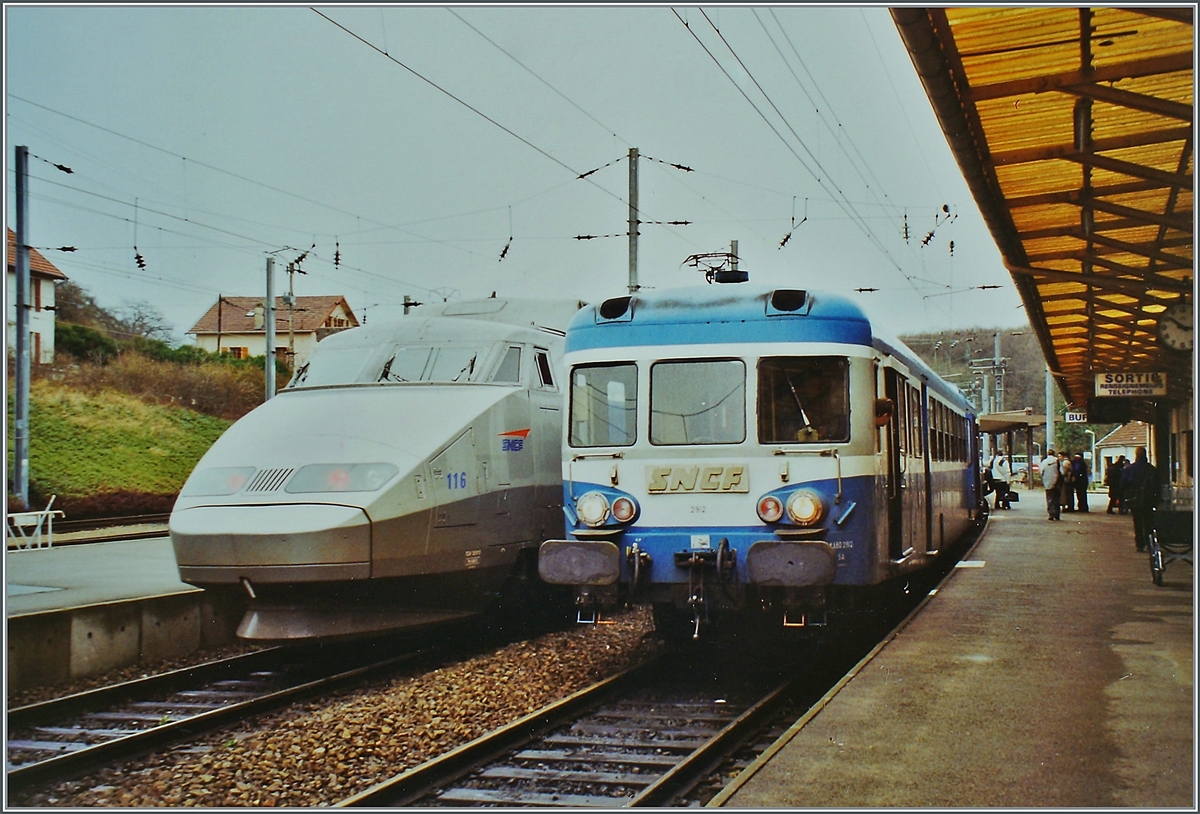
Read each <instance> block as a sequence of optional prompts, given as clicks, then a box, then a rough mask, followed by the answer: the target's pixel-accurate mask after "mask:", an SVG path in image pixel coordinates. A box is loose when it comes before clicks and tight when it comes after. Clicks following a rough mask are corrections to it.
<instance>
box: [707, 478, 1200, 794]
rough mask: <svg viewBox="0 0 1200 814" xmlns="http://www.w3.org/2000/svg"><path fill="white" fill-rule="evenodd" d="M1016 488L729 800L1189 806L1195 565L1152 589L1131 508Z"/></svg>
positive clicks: (1181, 565)
mask: <svg viewBox="0 0 1200 814" xmlns="http://www.w3.org/2000/svg"><path fill="white" fill-rule="evenodd" d="M1022 497H1023V498H1025V501H1024V502H1022V503H1020V504H1014V508H1013V510H1012V511H1002V512H995V513H994V514H993V519H992V523H991V527H990V528H989V529H988V531H987V533H986V534H985V536H984V538H983V539H982V540H981V541H980V543H979V544H978V545H977V546H976V548H975V550H974V551H973V552H972V553H971V554H970V555H969V556H968V558H967V560H968V561H967V562H964V563H963V564H962V565H961V566H960V567H959V568H958V569H956V570H955V572H954V573H953V575H952V576H951V577H950V579H949V580H948V581H947V582H946V583H945V584H944V585H943V586H942V587H941V589H940V591H939V592H938V593H937V594H936V595H935V596H934V597H932V598H931V599H930V600H929V601H928V603H927V604H926V605H925V606H924V608H923V609H922V610H921V612H920V613H919V614H918V615H917V616H916V617H915V618H914V619H912V621H910V622H909V624H908V625H907V626H906V627H904V628H903V629H902V630H901V631H900V632H899V634H898V635H897V636H896V637H895V638H894V639H892V640H891V641H890V642H889V643H888V644H887V645H886V646H885V647H884V648H883V649H882V651H881V652H880V653H879V654H878V655H877V656H876V657H875V658H874V659H873V660H872V661H870V662H868V663H866V665H865V666H864V667H863V669H862V670H861V671H860V672H859V673H858V674H857V675H856V676H855V677H854V678H853V679H852V680H851V681H850V682H849V683H848V684H847V685H846V686H845V687H844V688H843V689H842V690H841V691H840V692H839V693H837V694H836V695H835V696H834V697H833V698H832V699H831V700H829V702H828V703H827V705H826V706H824V708H822V709H821V710H820V711H819V712H817V713H816V714H815V715H814V716H812V717H811V719H810V720H808V722H807V723H806V724H805V725H803V726H800V725H799V724H798V725H797V726H795V727H793V728H792V730H790V731H789V735H790V740H788V741H787V742H786V744H785V745H784V746H782V748H780V749H778V751H777V752H776V753H775V754H774V755H773V756H771V757H770V758H769V759H768V760H765V761H762V762H760V763H759V764H756V765H755V766H751V767H750V769H748V770H747V771H746V772H744V773H743V776H742V777H740V778H738V780H737V781H735V785H734V790H733V793H732V794H730V795H728V797H727V798H726V799H724V800H723V801H722V802H723V804H724V805H727V806H732V807H742V808H749V807H771V808H782V807H805V808H809V807H812V808H817V807H821V808H823V807H847V806H855V807H883V806H887V807H897V806H903V807H920V808H934V807H955V808H960V807H989V808H991V807H1001V806H1010V807H1018V808H1027V807H1072V808H1074V807H1115V806H1121V807H1136V808H1149V807H1184V808H1188V809H1191V810H1195V808H1196V789H1195V766H1196V763H1195V723H1196V718H1195V715H1196V709H1195V689H1194V681H1193V679H1194V657H1195V648H1194V643H1195V606H1194V594H1193V580H1194V577H1193V572H1192V566H1191V564H1190V563H1187V562H1176V563H1171V564H1169V565H1168V566H1167V568H1166V571H1165V574H1164V584H1163V586H1162V587H1156V586H1155V585H1154V584H1153V582H1152V580H1151V575H1150V567H1149V562H1148V557H1147V555H1146V554H1142V553H1137V552H1136V551H1135V548H1134V543H1133V524H1132V521H1131V519H1130V518H1129V517H1127V516H1124V517H1123V516H1120V515H1115V514H1114V515H1108V514H1105V513H1104V511H1103V507H1104V505H1105V503H1104V502H1100V501H1097V500H1095V498H1094V497H1093V505H1094V504H1095V503H1097V502H1099V503H1100V511H1095V510H1093V511H1092V512H1090V513H1086V514H1084V513H1067V514H1063V516H1062V518H1063V519H1062V521H1061V522H1058V523H1054V522H1050V521H1049V520H1047V519H1046V511H1045V505H1044V501H1043V500H1042V499H1041V495H1040V494H1039V493H1037V492H1033V493H1027V492H1023V493H1022ZM756 766H761V768H757V769H756Z"/></svg>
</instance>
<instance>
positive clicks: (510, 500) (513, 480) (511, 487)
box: [480, 344, 536, 545]
mask: <svg viewBox="0 0 1200 814" xmlns="http://www.w3.org/2000/svg"><path fill="white" fill-rule="evenodd" d="M528 356H529V352H528V348H526V347H525V346H523V345H519V344H513V345H510V346H509V347H508V348H507V349H506V350H505V352H504V356H503V359H502V361H501V363H500V366H499V367H498V368H497V369H496V372H495V373H494V374H493V375H492V378H491V381H492V382H493V383H497V384H511V385H521V384H523V383H524V382H527V381H528V380H529V371H528V370H526V369H525V368H526V367H527V366H528V365H527V364H524V360H525V359H527V358H528ZM530 413H531V409H530V394H529V388H528V387H521V388H520V389H518V390H514V391H513V392H512V393H511V394H510V395H508V396H506V397H505V398H504V400H503V401H501V402H500V403H499V404H498V405H497V406H496V408H495V409H494V410H493V414H494V415H495V416H496V419H497V421H498V424H497V425H496V431H495V436H494V438H493V439H492V441H491V444H492V447H491V461H490V466H488V468H487V469H486V471H485V478H484V480H485V487H484V493H485V494H486V498H485V506H488V507H490V510H487V515H488V516H487V519H486V520H485V522H484V527H483V528H481V529H480V532H481V538H482V539H485V540H486V541H487V544H488V545H506V544H514V543H522V542H526V541H528V540H529V539H530V537H531V534H530V531H529V529H530V526H531V525H532V521H533V504H534V488H535V486H534V484H535V482H536V477H535V472H534V457H535V451H534V450H533V448H532V446H531V445H532V439H533V438H534V437H536V428H535V427H534V425H533V418H532V416H531V415H530Z"/></svg>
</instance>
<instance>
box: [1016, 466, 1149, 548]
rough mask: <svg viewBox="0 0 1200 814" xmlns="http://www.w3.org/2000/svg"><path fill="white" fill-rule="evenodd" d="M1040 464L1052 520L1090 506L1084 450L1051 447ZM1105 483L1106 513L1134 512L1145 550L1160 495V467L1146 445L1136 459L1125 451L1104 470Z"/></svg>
mask: <svg viewBox="0 0 1200 814" xmlns="http://www.w3.org/2000/svg"><path fill="white" fill-rule="evenodd" d="M1039 466H1040V467H1041V472H1042V488H1044V489H1045V490H1046V513H1047V515H1048V516H1049V518H1050V520H1061V519H1062V516H1061V513H1062V512H1071V511H1080V512H1086V511H1087V510H1088V503H1087V484H1088V474H1089V473H1088V465H1087V462H1086V461H1084V460H1083V455H1082V454H1081V453H1076V454H1075V455H1074V456H1070V455H1068V454H1067V453H1066V452H1060V453H1058V454H1055V452H1054V450H1052V449H1051V450H1048V451H1047V455H1046V457H1045V458H1044V459H1043V460H1042V462H1041V464H1040V465H1039ZM1104 485H1105V486H1107V487H1108V508H1107V509H1106V510H1105V511H1106V513H1108V514H1112V513H1113V512H1114V511H1115V512H1119V513H1120V514H1129V515H1132V516H1133V534H1134V542H1135V544H1136V546H1137V550H1138V551H1145V550H1146V545H1147V535H1148V534H1149V532H1150V524H1151V522H1152V521H1153V514H1152V513H1153V511H1154V505H1155V503H1156V502H1157V499H1158V471H1157V470H1156V469H1155V468H1154V466H1153V465H1152V464H1151V463H1150V461H1149V460H1148V459H1147V457H1146V448H1145V447H1138V448H1137V451H1136V452H1135V453H1134V461H1133V463H1128V462H1127V461H1126V459H1125V456H1124V455H1122V456H1121V457H1119V458H1118V459H1117V460H1116V461H1114V462H1113V463H1112V464H1110V465H1109V466H1108V468H1107V469H1106V470H1105V472H1104Z"/></svg>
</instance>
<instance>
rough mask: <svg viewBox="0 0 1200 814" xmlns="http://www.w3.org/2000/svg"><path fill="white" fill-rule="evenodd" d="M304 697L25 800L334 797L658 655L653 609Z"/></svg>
mask: <svg viewBox="0 0 1200 814" xmlns="http://www.w3.org/2000/svg"><path fill="white" fill-rule="evenodd" d="M611 621H612V624H602V625H586V626H585V625H580V626H577V627H574V628H572V629H569V630H567V631H562V632H554V633H548V634H544V635H542V636H540V637H538V638H535V639H531V640H529V641H524V642H518V643H515V644H510V645H506V646H504V647H502V648H501V649H499V650H496V651H494V652H491V653H488V654H486V655H480V656H476V657H473V658H469V659H467V660H465V661H461V662H456V663H450V664H446V665H444V666H442V667H440V668H439V669H436V670H433V671H432V672H425V673H419V674H416V673H414V674H411V675H404V676H401V677H397V678H393V679H389V680H387V681H385V682H382V683H379V682H377V683H375V684H372V685H370V686H368V687H363V688H358V689H355V690H350V691H345V692H343V693H338V694H334V695H331V696H328V697H325V698H322V699H320V700H317V701H309V702H304V703H300V704H296V705H293V706H291V707H289V708H287V709H286V710H284V711H280V712H275V713H270V714H267V715H263V716H260V717H257V718H253V719H250V720H247V721H244V722H242V723H241V724H238V725H236V726H233V727H228V728H226V729H223V730H221V731H219V732H216V733H211V734H209V735H207V736H205V737H204V738H203V739H201V740H198V741H195V742H192V743H189V744H187V745H183V746H180V747H177V748H172V749H169V750H166V751H164V752H162V753H161V754H157V755H154V756H151V757H149V758H146V759H144V760H141V761H137V762H129V763H126V764H124V765H121V766H117V767H113V768H109V769H104V770H100V771H97V772H95V773H93V774H90V775H88V776H86V777H82V778H79V779H77V780H73V781H67V782H64V783H60V784H58V785H57V786H54V787H52V788H50V789H47V790H44V791H42V792H39V793H36V794H30V795H29V796H28V797H27V799H23V800H12V799H10V800H9V804H10V805H14V806H22V807H23V806H65V807H72V808H74V807H84V806H87V807H93V806H108V807H121V808H136V807H181V806H204V807H211V806H268V807H270V806H329V805H332V804H334V803H336V802H338V801H340V800H343V799H345V798H347V797H350V796H351V795H354V794H357V793H358V792H361V791H363V790H365V789H368V788H370V787H371V786H374V785H375V784H377V783H379V782H381V781H382V780H385V779H387V778H389V777H391V776H393V775H396V774H399V773H401V772H403V771H405V770H407V769H410V768H412V767H414V766H416V765H419V764H421V763H424V762H425V761H428V760H430V759H432V758H434V757H436V756H437V755H439V754H442V753H443V752H447V751H449V750H450V749H453V748H455V747H457V746H459V745H461V744H463V743H466V742H468V741H470V740H473V739H475V738H478V737H480V736H482V735H485V734H487V733H488V732H490V731H492V730H494V729H497V728H498V727H501V726H504V725H505V724H507V723H509V722H511V721H514V720H516V719H518V718H520V717H521V716H523V715H527V714H529V713H531V712H534V711H536V710H538V709H540V708H541V707H544V706H546V705H547V704H550V703H552V702H554V701H556V700H558V699H560V698H564V697H566V696H567V695H570V694H571V693H573V692H575V691H576V690H579V689H582V688H583V687H586V686H588V685H589V684H592V683H594V682H596V681H597V680H599V679H602V678H604V677H606V676H609V675H612V674H615V673H617V672H619V671H621V670H623V669H625V668H627V667H630V666H632V665H633V664H635V663H637V662H639V661H641V660H642V659H644V658H646V657H648V656H649V655H650V654H651V653H652V651H653V650H654V648H655V647H656V643H655V641H654V638H653V636H652V635H650V634H651V633H652V631H653V623H652V622H651V621H650V618H649V614H648V613H647V612H644V611H643V610H633V611H629V612H627V613H624V614H621V615H619V616H616V617H613V618H612V620H611Z"/></svg>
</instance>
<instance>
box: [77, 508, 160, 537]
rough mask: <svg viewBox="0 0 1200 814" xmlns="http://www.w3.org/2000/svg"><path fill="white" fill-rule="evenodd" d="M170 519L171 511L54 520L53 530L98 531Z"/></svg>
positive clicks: (150, 523) (157, 522)
mask: <svg viewBox="0 0 1200 814" xmlns="http://www.w3.org/2000/svg"><path fill="white" fill-rule="evenodd" d="M170 519H171V513H170V512H165V513H162V514H133V515H127V516H125V517H97V518H93V519H90V520H56V521H55V522H54V531H55V532H57V533H59V534H70V533H74V532H79V531H96V532H100V531H103V530H104V529H111V528H115V527H118V526H148V525H162V524H163V523H166V522H167V521H168V520H170Z"/></svg>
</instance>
